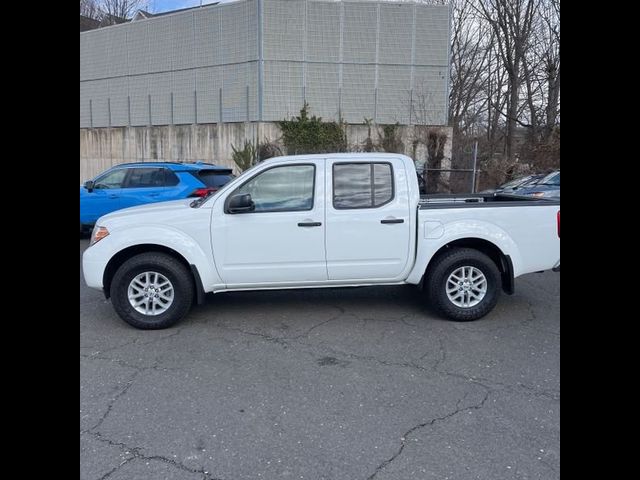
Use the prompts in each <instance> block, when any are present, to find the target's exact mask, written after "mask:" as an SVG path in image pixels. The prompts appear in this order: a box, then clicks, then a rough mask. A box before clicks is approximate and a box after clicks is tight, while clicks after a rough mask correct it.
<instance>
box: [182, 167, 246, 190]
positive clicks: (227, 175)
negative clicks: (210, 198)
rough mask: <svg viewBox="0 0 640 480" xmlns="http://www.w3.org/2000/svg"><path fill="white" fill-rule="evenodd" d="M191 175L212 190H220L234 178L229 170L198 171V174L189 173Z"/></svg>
mask: <svg viewBox="0 0 640 480" xmlns="http://www.w3.org/2000/svg"><path fill="white" fill-rule="evenodd" d="M191 174H192V175H193V176H195V177H196V178H197V179H198V180H200V181H201V182H202V183H204V184H205V185H206V186H207V187H214V188H220V187H222V186H224V185H226V184H227V183H229V182H230V181H231V180H232V179H233V178H235V176H234V175H232V174H231V170H200V171H198V172H191Z"/></svg>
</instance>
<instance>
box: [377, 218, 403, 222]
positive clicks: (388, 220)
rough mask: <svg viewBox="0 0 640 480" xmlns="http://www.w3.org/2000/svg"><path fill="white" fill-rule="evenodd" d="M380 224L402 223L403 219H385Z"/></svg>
mask: <svg viewBox="0 0 640 480" xmlns="http://www.w3.org/2000/svg"><path fill="white" fill-rule="evenodd" d="M380 223H404V218H385V219H384V220H380Z"/></svg>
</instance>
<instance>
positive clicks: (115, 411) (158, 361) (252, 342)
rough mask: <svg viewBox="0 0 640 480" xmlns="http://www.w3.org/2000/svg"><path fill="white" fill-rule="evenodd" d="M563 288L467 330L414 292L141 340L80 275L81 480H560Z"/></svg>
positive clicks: (240, 310) (535, 286)
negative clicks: (561, 290)
mask: <svg viewBox="0 0 640 480" xmlns="http://www.w3.org/2000/svg"><path fill="white" fill-rule="evenodd" d="M87 245H88V242H87V240H80V253H81V254H82V251H83V250H84V249H85V248H86V247H87ZM559 285H560V275H559V274H557V273H551V272H547V273H542V274H531V275H527V276H525V277H522V278H519V279H517V280H516V293H515V295H513V296H507V295H503V296H502V297H501V298H500V301H499V302H498V305H497V307H496V308H495V310H494V311H493V312H492V313H491V314H489V315H488V316H487V317H485V318H483V319H481V320H478V321H476V322H471V323H455V322H450V321H447V320H444V319H443V318H441V317H440V316H439V315H438V314H436V313H435V312H434V311H433V310H432V309H431V308H429V307H428V306H425V305H424V303H423V302H422V298H421V292H420V291H419V290H418V289H417V288H415V287H412V286H398V287H395V286H394V287H367V288H353V289H318V290H300V291H265V292H242V293H241V292H238V293H226V294H220V295H216V296H210V297H208V299H207V303H206V305H202V306H196V307H194V309H193V310H192V311H191V313H190V314H189V316H188V317H187V318H186V319H184V320H183V321H182V322H181V323H179V324H178V325H177V326H176V327H174V328H171V329H168V330H161V331H141V330H136V329H133V328H132V327H130V326H128V325H127V324H125V323H124V322H123V321H122V320H120V318H119V317H118V316H117V315H116V314H115V312H114V310H113V308H112V306H111V304H110V302H109V301H106V300H105V299H104V296H103V295H102V294H101V292H98V291H96V290H90V289H88V288H87V287H86V286H85V285H84V282H83V280H82V272H81V274H80V476H81V478H82V479H83V480H93V479H96V480H97V479H111V480H124V479H127V480H133V479H153V480H157V479H187V480H190V479H220V480H241V479H305V480H311V479H327V480H329V479H331V480H338V479H345V480H367V479H377V480H383V479H396V480H407V479H452V480H453V479H456V480H458V479H486V480H500V479H527V480H533V479H557V478H559V475H560V474H559V463H560V460H559V456H560V452H559V448H560V425H559V423H560V422H559V420H560V411H559V408H560V391H559V389H560V386H559V382H560V368H559V367H560V357H559V353H560V352H559V350H560V345H559V342H560V313H559V304H560V286H559Z"/></svg>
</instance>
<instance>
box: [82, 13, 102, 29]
mask: <svg viewBox="0 0 640 480" xmlns="http://www.w3.org/2000/svg"><path fill="white" fill-rule="evenodd" d="M99 26H100V20H96V19H95V18H89V17H85V16H84V15H80V31H81V32H84V31H86V30H93V29H94V28H98V27H99Z"/></svg>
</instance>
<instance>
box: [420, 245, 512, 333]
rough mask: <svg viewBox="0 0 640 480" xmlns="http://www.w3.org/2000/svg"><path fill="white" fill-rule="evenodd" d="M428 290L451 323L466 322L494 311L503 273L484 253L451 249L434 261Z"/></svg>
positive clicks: (464, 249) (437, 306)
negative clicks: (501, 273) (452, 321)
mask: <svg viewBox="0 0 640 480" xmlns="http://www.w3.org/2000/svg"><path fill="white" fill-rule="evenodd" d="M425 288H426V290H427V294H428V296H429V299H430V300H431V302H432V303H433V304H434V306H435V307H436V308H437V309H438V310H439V311H440V312H441V313H442V314H443V315H445V316H446V317H448V318H450V319H451V320H456V321H461V322H466V321H472V320H477V319H478V318H481V317H484V316H485V315H486V314H487V313H489V312H490V311H491V310H493V307H495V305H496V303H497V302H498V296H499V294H500V271H499V270H498V267H497V266H496V264H495V263H494V262H493V260H491V258H489V257H488V256H487V255H485V254H484V253H482V252H480V251H478V250H474V249H471V248H452V249H449V250H447V251H446V252H444V253H442V254H441V255H439V256H438V257H437V258H435V259H434V263H433V264H432V265H430V267H429V271H428V272H427V278H426V283H425Z"/></svg>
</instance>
